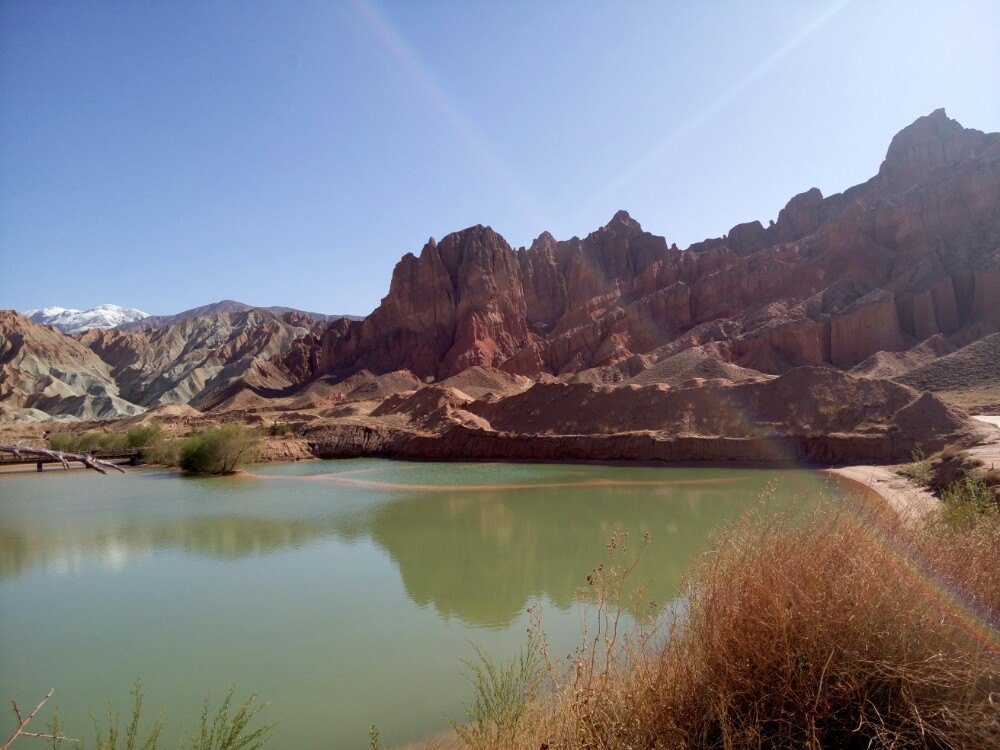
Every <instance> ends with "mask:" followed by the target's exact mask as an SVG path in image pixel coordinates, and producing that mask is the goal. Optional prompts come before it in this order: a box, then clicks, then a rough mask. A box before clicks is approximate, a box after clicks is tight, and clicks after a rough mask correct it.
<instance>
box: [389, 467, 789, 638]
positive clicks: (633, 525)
mask: <svg viewBox="0 0 1000 750" xmlns="http://www.w3.org/2000/svg"><path fill="white" fill-rule="evenodd" d="M772 476H773V475H772ZM763 489H764V482H763V480H762V479H761V478H760V477H759V475H756V476H755V475H754V474H753V473H748V474H747V475H746V480H745V481H739V482H726V483H719V484H704V485H689V486H663V487H641V488H635V487H615V486H609V487H602V488H594V487H588V488H581V489H559V490H522V491H518V492H503V491H499V492H498V491H486V492H482V493H469V492H461V493H449V492H434V493H426V494H423V495H418V496H415V497H413V498H411V499H409V500H406V501H403V502H398V503H393V504H391V505H383V506H381V507H379V508H378V509H377V510H376V511H375V513H374V516H373V518H372V520H371V533H372V538H373V539H374V540H375V541H376V543H378V544H379V545H380V546H381V547H383V548H384V549H385V550H387V551H388V553H389V554H390V555H391V556H392V559H393V561H394V562H395V563H396V565H397V566H398V568H399V572H400V576H401V577H402V579H403V583H404V585H405V587H406V591H407V593H408V595H409V596H410V597H411V598H412V599H413V600H414V601H416V602H417V603H418V604H421V605H425V604H428V603H431V604H433V605H434V607H435V609H437V610H438V612H439V613H440V614H442V615H443V616H445V617H451V616H456V617H459V618H461V619H462V620H465V621H467V622H470V623H474V624H479V625H486V626H495V627H500V626H505V625H509V624H510V623H511V622H512V621H513V620H514V619H515V618H516V617H517V616H518V614H519V613H520V612H521V611H523V609H524V608H525V607H526V606H527V604H528V601H529V600H530V599H531V598H533V597H540V596H545V597H548V598H549V599H550V600H552V601H553V602H555V603H556V604H557V605H558V606H560V607H563V608H565V607H568V606H569V605H570V604H572V602H573V601H574V597H575V592H576V590H577V589H578V588H580V587H581V586H584V585H585V584H586V577H587V574H588V573H589V572H590V570H591V569H593V568H594V567H595V566H596V565H598V564H599V563H601V562H604V561H605V560H607V550H606V545H607V544H608V541H609V540H610V538H611V534H612V532H613V531H614V530H615V529H617V528H622V529H625V530H626V531H628V532H629V534H630V539H631V543H632V544H633V545H636V544H637V543H638V541H639V539H640V537H641V535H642V532H644V531H649V532H651V534H652V542H651V544H650V545H649V547H648V548H647V549H646V551H645V553H644V555H643V560H642V563H641V564H640V566H639V568H637V571H636V575H635V579H634V582H635V583H636V584H639V583H643V584H648V586H647V592H646V598H647V600H648V599H653V600H656V601H658V602H663V601H666V600H667V599H669V598H672V597H673V596H675V595H676V593H677V591H678V589H679V586H680V583H681V577H682V575H683V574H684V572H685V571H686V570H687V569H688V567H689V565H690V563H691V560H692V557H693V556H694V555H695V554H697V553H698V552H699V551H701V550H703V549H705V548H706V547H707V546H708V543H709V539H710V535H711V534H712V533H713V532H714V531H716V530H717V529H718V527H719V526H720V525H722V524H724V523H725V522H726V521H727V520H730V519H734V518H736V517H738V516H739V515H740V514H742V513H743V512H744V511H745V510H746V508H747V503H748V500H749V501H753V499H754V498H756V497H757V496H758V495H759V494H760V493H761V492H762V491H763ZM782 496H787V497H790V496H791V493H787V494H786V493H785V492H782Z"/></svg>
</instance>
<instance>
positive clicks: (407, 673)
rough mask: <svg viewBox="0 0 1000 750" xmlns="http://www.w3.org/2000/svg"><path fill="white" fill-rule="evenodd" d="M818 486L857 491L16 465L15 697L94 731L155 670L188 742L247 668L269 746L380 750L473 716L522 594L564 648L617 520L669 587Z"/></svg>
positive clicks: (567, 478) (6, 652)
mask: <svg viewBox="0 0 1000 750" xmlns="http://www.w3.org/2000/svg"><path fill="white" fill-rule="evenodd" d="M820 489H822V490H824V491H826V492H827V494H837V493H839V492H841V491H842V490H840V489H838V488H837V486H835V485H832V484H830V483H829V480H828V479H827V478H826V476H825V475H822V474H818V473H813V472H807V471H779V470H770V469H701V468H698V469H694V468H650V467H623V466H611V467H609V466H590V465H588V466H576V465H555V464H546V465H535V464H490V463H481V464H476V463H447V464H441V463H405V462H394V461H384V460H374V459H358V460H343V461H315V462H305V463H299V464H283V465H268V466H259V467H254V468H253V469H251V472H250V475H249V476H247V475H244V476H238V477H229V478H205V479H195V478H189V477H183V476H181V475H179V474H176V473H173V472H167V471H161V470H156V469H147V468H139V469H131V470H128V473H127V474H126V475H125V476H121V475H111V476H106V477H104V476H100V475H97V474H95V473H94V472H84V471H79V470H75V471H69V472H62V471H56V470H52V471H46V472H45V473H44V474H43V475H41V476H39V475H37V474H33V473H26V474H19V475H7V476H0V685H2V687H3V691H2V694H0V699H2V700H3V701H6V700H8V699H10V698H15V699H17V701H18V702H19V704H20V705H21V706H22V707H26V706H28V704H31V705H32V706H33V705H34V703H35V702H37V700H38V699H40V698H41V697H42V695H44V693H45V692H46V691H47V690H48V689H49V688H52V687H54V688H56V695H55V697H54V698H53V701H52V703H53V704H56V705H58V706H59V712H60V716H61V718H62V719H63V722H64V725H65V732H66V734H68V735H69V736H71V737H81V736H82V737H84V738H85V739H86V741H87V744H88V745H92V744H93V730H92V722H91V719H90V715H91V714H93V715H95V716H99V715H102V714H103V712H104V711H105V709H106V708H107V705H108V703H109V702H111V703H112V704H113V705H114V706H115V707H116V708H119V709H120V710H122V712H123V713H127V711H128V708H129V706H128V701H129V691H130V689H131V686H132V684H133V682H134V681H135V679H136V678H137V677H141V679H142V683H143V687H144V690H145V694H146V707H147V709H148V711H149V718H153V717H154V716H155V715H156V714H157V713H163V714H164V715H165V718H166V720H167V731H166V732H165V737H166V738H167V739H168V742H167V743H165V746H168V747H173V746H174V745H175V743H176V740H177V738H178V737H180V736H181V734H182V731H183V730H189V729H193V728H194V725H195V723H196V721H197V718H198V716H199V715H200V710H201V705H202V701H203V699H204V697H205V696H206V695H209V694H210V695H211V696H212V697H213V698H219V697H220V696H221V695H223V694H224V693H225V691H226V689H227V687H228V686H229V685H231V684H235V685H236V688H237V695H238V696H243V695H246V694H249V693H251V692H257V693H259V694H260V695H261V696H262V697H263V698H264V699H266V700H267V701H269V703H270V706H269V707H268V709H267V710H266V712H265V714H264V716H265V717H266V718H267V719H268V720H270V721H274V722H277V723H278V726H277V728H276V730H275V733H274V739H273V741H272V743H271V746H272V747H275V748H306V749H311V748H324V749H326V750H329V749H330V748H361V747H367V746H368V745H367V741H368V727H369V725H370V724H373V723H374V724H377V725H378V727H379V731H380V733H381V737H382V740H383V746H384V747H392V746H394V745H397V744H404V743H406V742H408V741H413V740H417V739H420V738H422V737H427V736H428V735H431V734H433V733H435V732H438V731H442V730H444V729H446V728H447V718H448V717H449V716H450V717H454V718H461V717H462V716H463V708H462V707H463V705H464V703H465V702H466V701H467V700H468V699H469V697H470V687H469V684H468V683H467V682H466V681H465V680H464V679H463V678H462V669H463V666H462V663H461V661H460V660H461V659H462V658H469V657H471V656H472V655H473V654H474V651H473V644H475V645H477V646H479V647H481V648H483V649H484V650H485V651H486V652H487V653H489V654H490V655H492V656H494V657H497V658H501V659H502V658H507V657H510V656H512V655H514V654H515V653H516V652H517V650H518V648H519V647H520V646H521V645H522V644H523V643H524V642H525V639H526V635H525V630H526V628H527V626H528V618H527V614H526V610H527V608H528V607H530V606H532V605H535V604H540V605H541V606H542V611H543V626H544V629H545V631H546V633H547V635H548V637H549V639H550V641H552V643H553V644H554V650H555V652H556V653H560V654H565V653H568V652H569V650H570V649H571V648H572V647H573V646H574V645H575V644H576V643H577V642H578V639H579V633H580V607H581V606H582V605H581V604H580V603H578V602H577V600H576V597H575V592H576V591H577V589H579V588H580V587H581V586H584V585H585V584H586V577H587V574H588V573H589V571H590V570H591V569H592V568H594V567H595V566H596V565H597V564H599V563H601V562H602V561H605V560H606V559H607V550H606V548H605V547H606V545H607V544H608V541H609V540H610V537H611V534H612V532H613V531H614V530H615V529H618V528H621V529H625V530H626V531H628V532H629V534H630V535H631V539H632V541H633V543H637V542H638V540H639V538H640V536H641V534H642V533H643V532H645V531H648V532H650V533H651V535H652V541H651V543H650V545H649V546H648V548H647V549H646V552H645V553H644V556H643V559H642V562H641V564H640V566H639V568H638V569H637V580H638V581H640V582H642V583H644V584H646V587H647V595H648V596H649V597H650V598H652V599H654V600H656V601H658V602H669V601H670V600H671V599H673V598H674V597H676V596H677V594H678V592H679V590H680V585H681V578H682V575H683V573H684V571H685V569H686V568H687V567H688V566H689V564H690V562H691V561H692V559H693V558H694V557H695V556H696V555H697V554H698V553H700V552H702V551H704V550H705V549H706V548H707V547H708V545H709V543H710V540H711V537H712V535H713V533H715V532H717V531H718V530H719V528H720V527H721V526H722V525H723V524H725V523H726V522H727V521H729V520H733V519H736V518H738V517H739V516H740V515H741V514H743V513H744V512H746V511H747V510H748V509H749V508H751V507H753V506H755V505H756V504H757V503H758V502H759V499H760V498H761V496H762V495H764V494H767V495H769V496H770V497H771V500H770V502H771V504H772V505H777V506H787V505H790V504H791V505H795V506H801V505H805V504H807V503H809V502H811V501H812V499H813V498H815V497H816V496H817V494H818V491H819V490H820ZM0 722H2V723H0V730H4V731H7V726H8V725H10V726H11V729H13V722H12V717H10V716H8V717H6V718H4V719H2V720H0ZM39 728H40V727H36V730H37V729H39ZM30 742H31V741H30V740H24V741H23V743H24V744H25V745H26V746H30V744H29V743H30ZM36 742H37V741H36Z"/></svg>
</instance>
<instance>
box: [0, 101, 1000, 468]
mask: <svg viewBox="0 0 1000 750" xmlns="http://www.w3.org/2000/svg"><path fill="white" fill-rule="evenodd" d="M220 306H221V307H220ZM227 306H228V307H227ZM243 307H245V306H243V305H242V304H241V303H235V302H223V303H218V305H217V306H215V307H213V310H214V311H213V312H211V313H209V314H202V313H205V312H206V311H205V310H193V311H189V313H182V314H181V315H180V316H175V317H174V318H171V319H158V318H152V319H146V320H144V321H140V322H138V323H133V324H129V325H127V326H124V327H123V328H122V329H119V330H112V331H96V330H91V331H89V332H87V333H86V334H82V335H79V336H78V337H77V339H78V340H77V339H74V340H73V341H74V344H75V345H76V349H73V351H79V349H80V346H79V345H83V346H84V347H85V348H86V349H88V350H89V351H90V352H91V353H92V354H93V355H96V357H97V358H98V359H97V362H99V363H100V364H101V365H103V366H104V368H105V369H104V370H100V367H99V366H98V367H97V369H96V370H94V373H95V374H94V375H93V376H92V377H93V378H94V381H93V383H92V388H90V390H88V393H90V394H91V395H94V394H99V395H103V396H108V397H110V396H112V395H113V396H114V397H116V398H119V399H123V400H124V401H125V402H127V404H128V405H129V408H131V406H132V405H134V406H136V407H140V408H142V407H153V406H156V405H158V404H164V403H187V404H190V405H192V406H194V407H197V408H198V409H200V410H202V411H208V412H212V413H214V414H225V415H227V417H226V418H231V417H235V418H251V417H253V418H256V419H259V418H261V417H260V415H261V414H268V415H270V416H268V417H267V418H269V419H279V418H281V419H287V420H289V421H293V422H295V423H296V424H298V425H299V427H300V428H301V430H300V431H305V430H306V429H308V431H309V432H310V433H311V435H312V437H311V438H310V440H312V442H313V444H314V445H315V446H317V450H318V451H320V452H324V453H326V454H330V455H344V454H355V453H366V452H376V453H389V454H394V455H429V456H446V455H454V456H465V457H487V456H496V457H527V456H534V457H536V458H543V457H550V458H558V457H560V456H562V457H577V458H588V457H589V458H602V459H610V458H624V457H631V458H648V459H660V458H673V459H677V458H685V459H707V458H713V457H714V458H716V459H719V458H733V459H739V460H772V459H774V458H775V457H776V456H781V455H785V456H792V457H796V458H805V459H809V460H815V461H821V462H839V461H854V460H869V461H874V460H890V459H897V458H899V457H904V458H905V457H906V455H908V453H907V451H909V450H911V449H913V448H914V447H918V448H921V449H930V448H932V446H933V445H937V444H939V443H941V441H942V440H955V441H963V440H971V439H973V438H974V437H975V428H973V427H970V426H969V425H968V424H967V421H966V417H965V416H964V414H962V413H961V412H959V411H956V410H955V409H954V408H953V407H951V406H948V405H947V404H946V403H945V402H943V401H941V400H940V399H939V398H937V397H933V396H921V395H920V393H919V391H921V390H933V391H936V392H940V393H942V395H944V396H946V397H947V398H949V399H952V398H953V397H956V394H959V395H961V396H962V399H961V400H959V402H960V403H963V404H966V405H975V403H976V401H975V399H979V398H987V397H988V398H993V396H982V394H994V393H996V394H1000V367H998V366H997V365H996V357H995V356H994V355H995V349H996V347H995V339H996V336H997V335H1000V334H998V331H1000V134H997V133H991V134H987V133H982V132H980V131H977V130H972V129H967V128H964V127H962V126H961V125H960V124H958V123H957V122H955V121H954V120H951V119H949V118H948V117H947V116H946V114H945V113H944V111H943V110H937V111H935V112H933V113H931V114H930V115H928V116H926V117H922V118H920V119H918V120H917V121H916V122H914V123H913V124H912V125H910V126H909V127H907V128H905V129H904V130H902V131H901V132H900V133H899V134H897V135H896V136H895V137H894V138H893V139H892V142H891V143H890V145H889V149H888V151H887V154H886V158H885V160H884V162H883V163H882V165H881V167H880V168H879V170H878V173H877V174H876V175H875V176H874V177H872V178H871V179H870V180H868V181H867V182H865V183H863V184H861V185H858V186H855V187H853V188H850V189H849V190H846V191H845V192H843V193H839V194H836V195H831V196H828V197H824V196H823V195H822V194H821V193H820V191H819V190H817V189H815V188H813V189H810V190H807V191H805V192H803V193H801V194H800V195H797V196H795V197H794V198H792V199H791V200H790V201H789V202H788V204H787V205H786V206H785V208H784V209H782V210H781V212H780V213H779V214H778V217H777V219H776V220H775V221H772V222H770V223H769V225H768V226H766V227H765V226H764V225H763V224H761V223H760V222H758V221H753V222H748V223H744V224H739V225H737V226H735V227H733V228H732V229H731V230H730V231H729V232H728V233H726V234H725V235H723V236H722V237H718V238H714V239H708V240H705V241H703V242H699V243H696V244H695V245H692V246H691V247H689V248H687V249H686V250H680V249H678V248H677V247H676V245H672V244H669V243H668V242H667V240H666V239H664V238H663V237H659V236H657V235H653V234H650V233H649V232H646V231H644V230H643V229H642V227H641V226H640V225H639V223H638V222H637V221H635V220H634V219H633V218H632V217H631V216H629V215H628V213H626V212H624V211H620V212H618V213H617V214H615V216H614V217H613V218H612V219H611V221H610V222H609V223H608V224H607V225H605V226H603V227H601V228H600V229H598V230H596V231H594V232H592V233H590V234H589V235H587V236H586V237H584V238H582V239H581V238H577V237H573V238H570V239H568V240H557V239H555V238H554V237H553V236H552V235H550V234H548V233H543V234H542V235H540V236H539V237H538V238H537V239H536V240H535V241H534V242H533V243H531V246H530V247H527V248H524V247H522V248H518V249H514V248H512V247H511V246H510V245H509V244H508V243H507V241H506V240H505V239H504V238H503V237H501V236H500V235H499V234H497V233H496V232H494V231H493V230H492V229H491V228H489V227H486V226H482V225H477V226H474V227H470V228H468V229H465V230H462V231H460V232H455V233H452V234H449V235H447V236H446V237H444V238H442V239H441V240H440V241H435V240H434V239H433V238H432V239H430V240H429V241H428V242H427V243H426V245H425V246H424V247H423V249H422V250H421V251H420V253H419V255H414V254H412V253H411V254H407V255H405V256H404V257H403V258H402V260H401V261H400V262H399V264H398V265H397V266H396V268H395V270H394V272H393V275H392V280H391V282H390V286H389V292H388V294H387V295H386V297H385V298H384V299H383V300H382V302H381V304H380V305H379V306H378V308H376V310H375V311H374V312H372V313H371V314H370V315H368V316H367V317H365V318H363V319H349V318H346V317H340V318H337V319H334V320H329V319H323V320H320V319H318V317H316V316H310V315H308V314H304V313H298V312H296V311H284V310H280V311H279V312H274V311H268V310H262V309H259V308H256V309H251V310H244V309H242V308H243ZM230 308H232V309H230ZM19 320H23V319H17V318H15V319H12V322H11V324H10V325H11V326H12V327H13V328H16V327H17V325H19V322H18V321H19ZM13 328H12V330H13ZM45 330H51V329H45ZM52 333H53V335H58V334H55V332H52ZM32 335H33V336H34V337H36V338H37V337H38V336H40V334H38V333H37V332H33V334H32ZM18 346H19V344H17V343H16V342H14V340H13V339H11V342H9V343H6V344H5V347H6V350H7V351H9V352H15V354H13V355H10V356H16V350H17V349H18ZM63 356H69V355H63ZM88 361H90V360H88ZM94 366H97V365H96V363H95V364H94ZM88 367H91V365H88ZM91 369H93V368H92V367H91ZM848 372H850V373H851V374H847V373H848ZM13 377H14V376H13V375H9V376H8V380H10V381H11V382H13ZM22 381H23V382H19V383H18V384H16V385H11V386H9V388H8V393H9V394H10V395H8V396H4V395H0V399H5V400H6V401H9V402H10V403H11V404H14V403H15V402H16V403H17V404H18V405H19V406H23V405H24V404H27V403H28V401H29V400H30V399H31V397H32V396H33V395H34V394H35V390H33V389H35V388H36V387H39V386H41V387H43V388H44V387H48V386H45V385H43V384H42V383H41V381H39V383H38V384H36V383H35V382H34V381H30V382H29V381H28V380H26V379H23V378H22ZM890 381H896V382H890ZM900 383H904V384H908V385H900ZM101 384H105V385H101ZM909 386H913V387H912V388H911V387H909ZM102 388H104V390H102ZM914 388H916V389H917V390H914ZM963 389H965V390H964V391H963ZM970 389H971V390H970ZM15 392H16V394H17V395H15ZM970 394H971V395H970ZM45 403H48V402H45ZM111 403H113V404H114V403H116V402H111ZM984 403H985V402H984ZM34 408H39V407H34ZM59 408H60V409H62V411H61V412H59V413H73V410H72V407H61V406H60V407H59ZM53 413H55V412H53ZM105 413H106V412H105ZM281 415H285V416H284V417H282V416H281ZM296 420H297V421H296ZM324 446H325V447H324Z"/></svg>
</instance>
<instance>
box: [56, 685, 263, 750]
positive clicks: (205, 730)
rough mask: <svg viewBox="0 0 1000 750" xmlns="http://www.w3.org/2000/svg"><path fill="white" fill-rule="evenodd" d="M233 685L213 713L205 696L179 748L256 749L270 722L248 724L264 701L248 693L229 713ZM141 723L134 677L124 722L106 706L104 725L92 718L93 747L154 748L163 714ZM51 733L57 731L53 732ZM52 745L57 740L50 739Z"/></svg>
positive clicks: (106, 749) (139, 690) (100, 749)
mask: <svg viewBox="0 0 1000 750" xmlns="http://www.w3.org/2000/svg"><path fill="white" fill-rule="evenodd" d="M232 704H233V688H229V692H228V693H226V697H225V699H224V700H223V702H222V705H221V706H220V707H219V709H218V710H217V711H215V712H214V713H212V712H211V710H210V708H209V702H208V699H207V698H206V699H205V707H204V709H203V710H202V714H201V719H200V721H199V724H198V734H197V735H196V736H195V735H192V736H190V737H189V738H188V740H187V741H186V742H183V743H181V745H180V748H181V750H183V749H184V748H190V750H259V748H262V747H263V746H264V745H265V743H266V742H267V740H268V738H269V737H270V734H271V730H272V729H273V726H272V725H269V724H265V725H263V726H260V727H257V728H251V726H250V725H251V723H253V721H254V720H255V719H256V718H257V714H259V713H260V712H261V711H262V710H263V709H264V707H265V705H266V704H263V703H259V702H258V700H257V696H256V695H251V696H250V697H249V698H247V699H246V700H245V701H243V703H241V704H240V705H239V706H236V707H235V711H234V712H233V713H232V715H230V712H231V710H232V708H233V705H232ZM141 723H142V685H141V684H140V683H139V682H138V681H137V682H136V683H135V688H134V689H133V690H132V715H131V717H130V718H129V722H128V724H126V725H125V726H124V727H122V726H121V721H120V717H119V715H118V712H117V711H115V710H113V709H112V708H111V707H110V706H109V707H108V711H107V726H106V729H104V730H102V729H101V727H100V726H98V725H97V722H96V721H95V722H94V732H95V743H94V744H95V747H96V748H97V750H157V748H158V747H159V746H160V745H159V742H160V733H161V731H162V730H163V718H162V717H159V718H157V719H156V721H154V722H153V725H152V727H150V728H148V729H147V730H145V731H141V730H140V724H141ZM53 734H58V733H57V732H53ZM53 743H54V745H55V746H56V747H58V746H59V744H61V743H59V742H58V741H57V740H53Z"/></svg>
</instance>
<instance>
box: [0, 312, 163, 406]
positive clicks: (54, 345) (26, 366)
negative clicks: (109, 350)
mask: <svg viewBox="0 0 1000 750" xmlns="http://www.w3.org/2000/svg"><path fill="white" fill-rule="evenodd" d="M142 411H143V409H142V407H140V406H137V405H135V404H132V403H130V402H129V401H128V400H127V399H123V398H122V397H121V395H120V393H119V390H118V385H117V383H115V380H114V378H113V377H112V375H111V370H110V368H109V367H108V364H107V363H106V362H105V361H104V360H102V359H101V358H100V357H99V356H97V355H96V354H95V353H94V352H92V351H91V350H90V349H88V348H87V347H86V346H84V345H83V344H81V343H80V342H78V341H77V340H76V339H74V338H72V337H70V336H66V335H64V334H62V333H60V332H59V331H57V330H55V329H54V328H49V327H47V326H42V325H38V324H37V323H33V322H32V321H30V320H29V319H28V318H26V317H24V316H23V315H20V314H18V313H16V312H14V311H13V310H0V421H14V420H27V421H37V420H40V419H44V418H47V417H48V416H55V417H61V416H73V417H77V418H81V419H95V418H100V417H118V416H123V415H131V414H138V413H140V412H142Z"/></svg>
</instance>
